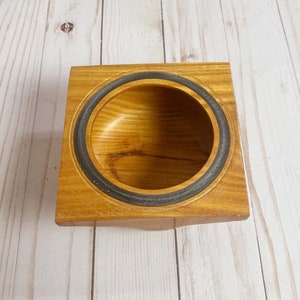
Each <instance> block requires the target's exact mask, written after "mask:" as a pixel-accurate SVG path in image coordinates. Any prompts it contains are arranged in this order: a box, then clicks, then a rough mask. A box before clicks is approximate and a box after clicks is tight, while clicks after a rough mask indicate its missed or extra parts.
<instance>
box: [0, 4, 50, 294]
mask: <svg viewBox="0 0 300 300" xmlns="http://www.w3.org/2000/svg"><path fill="white" fill-rule="evenodd" d="M46 16H47V3H40V2H39V1H31V2H30V3H29V2H28V3H25V2H24V3H17V2H16V1H12V2H11V1H2V2H1V6H0V19H1V22H0V23H1V29H0V45H1V46H0V66H1V67H0V68H1V71H0V181H1V183H0V298H1V299H10V298H12V295H13V290H14V278H15V268H16V265H17V264H18V259H17V255H18V243H19V237H20V232H19V231H20V222H21V218H22V207H23V200H24V192H25V185H26V182H27V172H28V160H29V156H30V144H31V138H32V127H33V118H34V114H35V107H36V103H37V92H38V85H39V73H40V69H41V60H42V52H43V40H44V35H45V25H46V24H45V20H46ZM27 20H30V21H27Z"/></svg>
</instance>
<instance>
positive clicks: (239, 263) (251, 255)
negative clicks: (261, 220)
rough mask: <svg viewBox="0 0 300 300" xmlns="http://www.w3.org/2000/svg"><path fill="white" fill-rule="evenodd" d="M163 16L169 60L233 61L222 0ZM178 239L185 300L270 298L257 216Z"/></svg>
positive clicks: (174, 5) (182, 6) (173, 7)
mask: <svg viewBox="0 0 300 300" xmlns="http://www.w3.org/2000/svg"><path fill="white" fill-rule="evenodd" d="M163 12H164V14H163V16H164V32H165V48H166V58H167V62H169V61H195V60H196V61H202V60H204V61H205V60H210V61H221V60H222V61H226V60H228V57H227V48H226V41H225V36H224V31H223V20H222V15H221V11H220V8H219V3H218V1H201V2H199V1H189V2H188V3H187V2H186V1H176V2H174V1H163ZM203 12H205V13H203ZM200 14H201V16H202V17H201V18H199V17H198V16H199V15H200ZM180 24H184V26H180ZM194 24H197V26H194ZM211 36H213V37H214V38H213V39H211V38H210V37H211ZM174 45H176V47H174ZM196 45H200V46H196ZM179 50H180V51H179ZM234 83H235V82H234ZM236 101H237V103H239V102H240V101H241V99H240V98H236ZM179 224H180V223H179ZM176 236H177V244H178V261H179V278H180V293H181V296H182V298H183V299H263V298H264V287H263V282H262V277H261V272H260V261H259V257H258V249H257V243H256V233H255V227H254V220H253V218H252V216H251V217H250V218H249V220H247V221H246V222H242V223H233V224H231V223H229V224H211V225H200V226H194V227H183V228H176ZM241 239H242V240H243V242H241V243H237V242H236V241H238V240H241ZM208 253H209V255H208ZM237 269H238V270H239V271H238V274H239V275H238V276H237V275H236V272H237V271H236V270H237Z"/></svg>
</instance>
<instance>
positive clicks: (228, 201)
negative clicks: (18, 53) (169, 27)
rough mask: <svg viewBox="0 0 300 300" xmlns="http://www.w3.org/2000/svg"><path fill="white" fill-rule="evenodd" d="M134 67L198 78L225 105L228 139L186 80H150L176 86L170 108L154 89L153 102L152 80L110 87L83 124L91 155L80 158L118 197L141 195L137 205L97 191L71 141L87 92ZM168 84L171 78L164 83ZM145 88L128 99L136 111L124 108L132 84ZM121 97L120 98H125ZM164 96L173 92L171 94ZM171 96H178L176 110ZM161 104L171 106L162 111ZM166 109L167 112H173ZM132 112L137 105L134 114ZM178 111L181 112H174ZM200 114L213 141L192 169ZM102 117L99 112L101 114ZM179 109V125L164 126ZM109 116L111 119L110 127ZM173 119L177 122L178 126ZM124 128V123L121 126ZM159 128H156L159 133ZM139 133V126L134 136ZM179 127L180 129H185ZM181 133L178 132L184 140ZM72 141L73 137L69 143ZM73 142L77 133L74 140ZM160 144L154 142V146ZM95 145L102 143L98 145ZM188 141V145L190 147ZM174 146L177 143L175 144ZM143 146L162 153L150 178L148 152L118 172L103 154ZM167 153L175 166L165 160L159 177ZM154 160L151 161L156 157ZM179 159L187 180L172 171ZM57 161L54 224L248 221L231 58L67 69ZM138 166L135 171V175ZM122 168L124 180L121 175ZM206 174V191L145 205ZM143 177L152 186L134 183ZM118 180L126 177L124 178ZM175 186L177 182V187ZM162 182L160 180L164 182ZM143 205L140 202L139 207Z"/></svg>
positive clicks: (78, 146) (132, 71) (78, 145)
mask: <svg viewBox="0 0 300 300" xmlns="http://www.w3.org/2000/svg"><path fill="white" fill-rule="evenodd" d="M137 68H139V71H140V72H147V71H152V72H153V71H157V72H168V73H171V74H174V75H175V74H177V73H178V74H182V75H184V77H185V78H186V79H187V80H190V81H196V82H200V83H201V86H202V87H203V88H205V89H206V90H207V89H209V91H210V93H211V94H212V95H213V97H214V99H215V100H214V101H216V102H215V103H218V104H217V105H219V107H221V108H223V110H222V111H223V112H224V118H226V120H227V121H226V122H227V123H228V131H229V132H228V137H225V133H223V135H222V138H223V140H221V130H222V128H220V127H221V126H219V125H218V122H221V121H218V120H217V118H218V116H217V113H216V112H213V110H212V107H210V106H209V105H208V104H209V103H208V102H207V103H206V102H205V101H204V100H203V98H202V97H201V96H200V95H198V94H197V93H195V92H194V91H192V89H189V88H188V86H187V85H183V84H177V83H176V84H172V82H171V81H169V82H168V81H165V80H158V79H156V80H155V85H156V86H161V87H162V86H165V87H168V88H172V89H173V91H176V95H177V93H178V91H180V94H179V98H178V97H177V98H174V95H173V96H172V97H171V98H168V99H169V100H168V101H171V102H172V103H173V104H172V105H170V103H168V105H167V106H166V105H162V103H164V102H165V101H166V98H165V96H164V97H163V98H161V95H160V94H159V96H160V98H158V95H157V94H156V95H155V96H156V98H155V99H156V101H159V102H158V103H157V102H154V99H153V97H152V96H153V91H154V89H153V87H154V86H153V81H152V79H145V80H142V81H139V83H138V84H137V83H135V82H132V83H131V85H129V86H126V85H124V86H121V87H119V88H116V89H115V90H113V91H112V92H111V93H112V95H110V94H108V95H107V96H105V97H104V98H103V100H101V101H100V102H99V103H98V104H97V106H96V107H95V111H93V112H92V114H91V117H90V119H89V120H88V121H87V129H86V130H85V129H84V137H83V138H84V139H85V140H86V141H87V149H88V151H89V153H88V152H87V153H84V154H81V155H83V156H84V159H85V156H90V157H91V161H92V162H93V163H94V165H95V167H96V168H98V170H99V173H102V174H103V176H104V177H105V178H107V179H108V180H109V181H110V182H112V183H113V184H114V185H115V186H118V187H120V188H122V189H123V190H124V192H122V194H121V196H123V195H124V194H125V193H126V191H129V192H133V193H136V194H142V195H145V196H143V197H144V198H145V200H143V199H142V200H139V202H133V199H132V198H133V196H132V195H131V198H130V199H128V201H125V199H123V198H117V197H115V196H114V195H112V194H111V193H109V192H106V189H107V188H108V189H113V187H110V186H105V187H102V188H101V187H100V188H98V186H95V185H94V184H93V182H97V180H98V179H97V178H91V177H90V178H89V179H88V178H87V177H86V176H89V175H87V174H89V171H84V170H83V166H87V164H85V162H84V160H82V158H81V159H80V158H79V156H78V155H79V154H78V151H79V150H78V149H81V143H82V142H80V141H79V142H78V141H75V132H76V131H75V130H77V129H76V128H79V127H78V126H79V125H78V126H77V124H78V123H77V121H74V120H78V119H79V117H77V116H78V115H81V112H82V111H83V110H84V108H83V107H86V104H87V103H90V97H86V95H89V94H91V93H94V92H95V91H96V90H98V89H99V88H100V89H101V87H103V86H107V85H108V84H109V82H111V81H112V80H113V79H112V78H124V77H122V76H123V75H122V74H124V73H126V74H135V72H136V69H137ZM174 72H175V73H174ZM91 78H93V79H91ZM166 82H168V83H167V85H166ZM150 84H151V85H150ZM145 86H147V87H148V88H151V92H149V91H148V90H147V93H146V94H141V91H140V90H139V98H137V99H136V100H134V99H132V97H130V103H131V104H132V103H133V104H134V105H133V107H134V110H133V108H132V106H130V108H131V110H129V112H128V111H127V109H129V108H128V104H127V97H128V96H126V93H128V91H130V95H131V96H132V89H133V88H134V89H136V88H139V87H140V88H143V89H144V88H145ZM103 88H104V87H103ZM155 93H156V92H155ZM160 93H161V92H160ZM182 93H185V95H188V97H189V98H188V99H184V100H185V104H184V105H185V106H184V105H183V104H182V103H181V101H182V97H181V95H182ZM124 94H125V98H123V97H122V95H124ZM173 94H174V93H173ZM147 97H150V100H151V101H148V100H149V98H147ZM168 97H170V95H169V94H168ZM147 99H148V100H147ZM220 99H222V100H220ZM124 101H125V103H124ZM174 101H177V102H176V107H175V105H174ZM191 101H192V102H191ZM115 102H116V103H115ZM189 102H191V103H192V104H193V106H192V107H190V106H187V107H186V105H187V104H189ZM154 103H155V104H154ZM111 106H112V107H113V109H112V108H111ZM116 106H117V107H119V108H122V113H121V114H120V117H121V120H119V119H118V118H117V117H116V113H118V110H116ZM172 107H173V108H172ZM174 107H175V108H174ZM166 108H167V109H168V110H166ZM171 108H172V110H170V109H171ZM197 108H198V109H197ZM199 108H201V110H199ZM161 109H163V110H164V111H163V117H164V118H163V120H162V119H161V117H159V116H158V115H157V113H161ZM132 110H133V112H132ZM136 110H138V112H137V111H136ZM184 111H186V112H187V111H188V112H189V114H191V112H193V113H194V114H195V113H196V114H197V115H196V116H195V115H193V119H192V120H189V117H190V116H189V114H188V116H184V118H183V112H184ZM179 112H180V114H178V113H179ZM203 112H205V113H206V114H207V120H208V121H210V122H211V134H213V141H211V144H210V148H211V150H210V151H211V153H209V155H208V156H207V158H206V160H207V163H205V164H203V162H202V161H200V163H201V166H202V167H201V168H198V170H195V168H194V167H196V168H197V164H196V161H195V159H196V158H197V157H198V156H199V155H198V153H199V152H200V153H201V150H199V145H200V146H201V145H202V144H203V137H202V136H201V135H200V137H199V134H198V133H197V132H202V131H203V129H202V128H203V125H202V124H201V123H199V115H200V118H201V119H202V117H203V116H202V115H203ZM127 113H129V114H130V116H131V118H132V116H136V117H137V118H138V121H136V117H135V119H134V121H135V124H134V126H132V124H131V127H130V126H129V125H128V123H126V122H127V119H128V118H127V117H126V114H127ZM154 113H155V114H156V115H155V117H153V114H154ZM166 113H168V114H166ZM99 114H100V116H99ZM102 114H103V116H101V115H102ZM149 114H150V115H149ZM176 114H177V115H178V116H177V117H176V122H177V124H176V125H175V124H174V123H172V124H171V126H169V122H170V120H174V116H176ZM149 116H150V119H149V120H148V119H147V118H148V117H149ZM85 118H87V117H83V118H82V120H84V119H85ZM107 118H108V121H109V124H107ZM97 119H99V121H97ZM124 120H125V125H124V124H122V125H121V127H118V128H117V129H116V128H115V126H116V124H118V122H119V123H120V122H121V123H122V122H123V121H124ZM178 120H180V123H179V121H178ZM116 121H117V122H116ZM162 121H163V123H162ZM167 121H168V122H167ZM153 122H154V123H153ZM159 122H160V123H159ZM143 124H144V125H143ZM159 124H164V127H163V130H162V128H161V125H160V128H159V127H158V126H159ZM183 124H184V125H183ZM197 124H200V125H197ZM149 125H150V130H149ZM145 126H148V127H145ZM224 126H225V125H224ZM107 128H108V130H109V134H108V135H107V133H106V132H105V130H106V129H107ZM123 128H125V131H124V130H123ZM145 128H146V129H148V131H144V132H140V130H142V129H145ZM156 128H158V130H159V132H158V131H157V130H156ZM191 128H192V129H191ZM103 129H104V130H103ZM111 130H112V132H111ZM137 130H139V131H138V133H137V134H136V131H137ZM174 130H175V131H174ZM183 130H185V131H184V132H183ZM149 134H150V135H149ZM180 134H181V136H182V137H181V138H180ZM99 135H101V141H99V140H96V145H95V143H93V139H94V138H95V136H97V138H99ZM103 135H104V136H106V138H104V137H103ZM77 136H78V134H77ZM136 136H137V137H138V142H136ZM73 137H74V138H73ZM130 138H131V139H133V143H132V144H130V141H131V140H130ZM224 138H226V141H225V142H228V147H229V148H228V155H227V154H226V157H225V159H224V164H222V165H221V170H220V171H217V173H216V175H214V174H213V172H212V171H211V169H212V168H211V166H212V165H213V164H214V163H215V162H216V161H218V159H219V160H221V158H220V157H218V154H219V149H223V150H220V152H221V153H223V151H224V152H225V151H226V150H224ZM227 138H228V140H227ZM73 139H74V141H73V142H72V140H73ZM78 139H79V137H78V138H77V140H78ZM141 139H143V140H141ZM162 139H163V140H164V141H163V142H161V140H162ZM157 141H159V143H158V144H157ZM116 143H117V145H116ZM166 143H167V145H166ZM99 144H100V147H98V145H99ZM148 144H149V145H148ZM190 144H191V145H192V147H191V146H189V145H190ZM157 145H158V146H157ZM178 145H182V146H181V147H179V146H178ZM222 145H223V146H222ZM170 146H171V148H172V149H171V150H170V148H169V147H170ZM147 147H148V150H146V151H148V152H149V153H150V154H153V155H154V157H155V158H156V157H157V156H158V157H159V160H158V161H157V162H155V163H154V168H155V167H156V168H157V167H159V168H160V171H159V172H156V171H155V170H153V172H154V174H153V175H152V174H151V173H149V171H148V170H146V174H143V172H144V171H143V168H144V165H142V167H140V166H139V163H145V157H144V156H141V155H130V156H129V159H130V161H129V162H128V161H127V164H124V163H123V164H121V165H118V167H120V168H124V166H125V167H127V169H125V170H123V171H122V172H121V171H120V170H116V169H115V168H113V169H112V167H111V159H109V160H108V163H106V161H107V157H106V155H112V154H115V155H118V153H120V151H121V152H123V153H126V151H131V153H132V152H133V153H135V154H136V152H138V151H145V149H147ZM222 147H223V148H222ZM93 149H94V150H95V149H96V151H98V152H99V151H103V152H100V154H95V152H94V150H93ZM122 149H123V150H122ZM126 149H127V150H126ZM128 149H129V150H128ZM125 150H126V151H125ZM76 151H77V152H76ZM75 153H76V154H75ZM138 153H140V152H138ZM99 156H104V158H102V157H100V158H99ZM172 156H173V157H175V158H176V163H177V165H176V164H175V163H174V159H173V160H171V164H170V163H169V164H168V165H167V170H166V171H165V172H167V173H166V174H164V173H163V167H164V165H162V162H163V163H165V162H164V159H165V157H167V158H169V159H168V162H169V161H170V157H172ZM139 157H141V159H140V160H138V159H139ZM151 158H152V162H153V157H151ZM182 158H184V163H185V172H189V173H188V174H189V175H188V176H189V177H188V178H186V176H187V175H186V173H183V172H182V171H181V170H180V169H179V171H180V172H178V171H176V172H175V170H176V168H178V161H179V162H180V159H181V160H182ZM192 158H193V161H192V167H193V169H191V167H190V166H191V164H189V165H187V163H186V161H187V162H189V160H188V159H192ZM200 158H201V157H200ZM132 159H133V160H132ZM201 159H202V158H201ZM61 162H62V166H61V170H60V176H59V186H58V196H57V207H56V222H57V223H58V224H60V225H64V224H69V223H72V224H78V225H80V222H81V221H84V222H85V223H86V222H87V221H91V224H94V222H95V221H97V220H103V219H107V220H109V219H117V218H119V219H126V218H143V217H144V218H155V217H190V216H198V217H199V221H198V222H203V220H202V219H201V217H204V218H205V221H216V220H219V219H220V218H221V219H222V220H224V219H227V220H241V219H244V218H247V217H248V215H249V211H248V202H247V192H246V186H245V178H244V170H243V163H242V159H241V148H240V144H239V133H238V128H237V118H236V108H235V103H234V97H233V91H232V83H231V76H230V67H229V64H228V63H217V64H214V63H210V64H209V63H205V64H146V65H140V64H139V65H115V66H101V67H77V68H72V72H71V77H70V84H69V92H68V100H67V108H66V122H65V129H64V142H63V151H62V158H61ZM146 163H149V161H147V160H146ZM159 163H160V165H159ZM188 167H189V169H188ZM148 168H149V167H148ZM137 171H139V172H140V174H138V175H137V173H136V172H137ZM83 172H85V173H83ZM191 172H192V174H191ZM194 172H196V173H194ZM120 173H121V174H122V175H123V177H120V176H121V175H120ZM207 173H209V174H210V175H211V176H215V178H214V180H213V181H212V182H209V184H208V185H207V186H205V187H204V188H203V190H201V191H199V192H197V193H195V194H194V195H191V196H189V197H188V198H187V199H186V198H185V199H184V201H178V202H177V203H176V202H165V203H164V204H165V205H163V206H161V205H159V204H155V203H153V204H152V202H153V201H152V202H151V203H149V202H150V201H151V197H152V196H153V195H155V196H157V198H158V200H157V201H161V202H162V201H168V198H167V199H166V200H163V197H164V195H165V194H166V193H173V192H180V191H181V190H183V189H185V188H186V187H191V188H192V185H193V184H195V182H196V181H197V180H200V179H202V178H203V177H204V175H205V174H207ZM116 174H117V176H116ZM124 174H125V175H126V176H125V175H124ZM174 174H175V179H172V178H171V179H170V178H168V180H167V181H166V179H163V178H165V177H172V176H174ZM155 176H157V177H155ZM183 176H185V177H183ZM144 177H146V178H150V183H149V181H148V182H147V181H146V182H145V181H142V184H143V185H142V186H140V185H134V184H136V182H137V181H141V180H144V179H143V178H144ZM155 178H157V179H155ZM122 180H127V181H125V182H122ZM174 180H176V182H174ZM99 181H100V179H99ZM174 183H175V184H176V185H174ZM149 184H152V186H149ZM158 184H159V185H158ZM162 184H164V185H163V186H162ZM166 185H167V186H166ZM75 191H76V192H75ZM146 196H149V197H148V198H150V199H147V198H146ZM160 199H161V200H160ZM120 200H121V201H122V202H121V201H120ZM131 200H132V202H130V201H131ZM142 201H143V202H142ZM147 201H149V202H147ZM136 204H138V205H136ZM151 204H152V205H151ZM140 205H143V206H142V207H141V206H140ZM210 218H211V219H210Z"/></svg>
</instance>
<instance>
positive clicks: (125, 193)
mask: <svg viewBox="0 0 300 300" xmlns="http://www.w3.org/2000/svg"><path fill="white" fill-rule="evenodd" d="M144 79H160V80H166V81H171V82H174V83H177V84H180V85H183V86H185V87H187V88H188V89H190V90H192V91H193V92H194V93H196V94H197V95H198V96H200V97H201V98H202V99H203V100H204V101H205V102H206V103H207V104H208V106H209V107H210V109H211V110H212V112H213V114H214V116H215V118H216V121H217V124H218V130H219V145H218V150H217V154H216V156H215V158H214V160H213V161H212V163H211V165H210V166H209V168H208V169H207V170H206V172H205V173H204V174H203V175H202V176H201V177H200V178H199V179H197V180H196V181H195V182H192V183H191V184H189V185H186V186H184V187H183V188H181V189H178V190H175V191H171V192H167V193H158V194H145V193H137V192H134V191H131V190H126V189H124V188H123V187H120V186H117V185H115V184H114V183H112V182H111V181H109V180H108V179H107V178H106V177H104V176H103V175H102V174H101V172H100V171H99V170H98V169H97V168H96V166H95V165H94V163H93V162H92V160H91V158H90V156H89V153H88V149H87V144H86V128H87V124H88V122H89V119H90V116H91V114H92V113H93V111H94V109H95V108H96V106H97V105H98V104H99V102H100V101H101V100H102V99H103V98H104V97H105V96H106V95H108V94H109V93H110V92H112V91H113V90H115V89H116V88H119V87H121V86H122V85H125V84H127V83H131V82H134V81H139V80H144ZM230 141H231V137H230V130H229V125H228V121H227V118H226V115H225V113H224V111H223V109H222V108H221V106H220V105H219V103H218V102H217V101H216V99H215V98H214V97H213V96H212V95H211V94H210V93H209V92H208V91H207V90H206V89H204V88H203V87H202V86H200V85H199V84H197V83H196V82H194V81H192V80H190V79H187V78H185V77H183V76H179V75H176V74H172V73H168V72H154V71H145V72H136V73H131V74H128V75H124V76H122V77H120V78H118V79H115V80H113V81H111V82H109V83H107V84H106V85H105V86H103V87H102V88H100V89H98V90H97V91H96V92H95V93H94V94H93V95H92V96H91V97H90V98H89V100H88V101H87V103H86V104H85V105H84V106H83V108H82V109H81V111H80V113H79V115H78V117H77V120H76V122H75V127H74V133H73V147H74V152H75V156H76V159H77V162H78V164H79V167H80V169H81V170H82V171H83V173H84V174H85V176H86V177H87V179H88V180H89V181H90V182H91V183H92V184H93V185H94V186H95V187H96V188H98V189H99V190H100V191H102V192H104V193H106V194H107V195H109V196H110V197H112V198H114V199H118V200H120V201H122V202H125V203H129V204H134V205H139V206H149V207H153V206H165V205H170V204H175V203H179V202H182V201H185V200H187V199H189V198H192V197H194V196H196V195H197V194H199V193H201V192H202V191H203V190H205V189H206V188H207V187H209V186H210V185H211V184H212V183H213V182H214V181H215V179H216V178H217V177H218V176H219V174H220V173H221V171H222V169H223V167H224V166H225V163H226V161H227V158H228V155H229V150H230Z"/></svg>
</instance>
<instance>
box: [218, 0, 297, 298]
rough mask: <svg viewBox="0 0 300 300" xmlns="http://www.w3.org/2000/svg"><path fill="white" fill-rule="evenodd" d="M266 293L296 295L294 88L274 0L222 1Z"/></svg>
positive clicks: (294, 80)
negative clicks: (238, 101) (248, 168)
mask: <svg viewBox="0 0 300 300" xmlns="http://www.w3.org/2000/svg"><path fill="white" fill-rule="evenodd" d="M222 10H223V16H224V23H225V24H226V35H227V41H228V48H229V54H230V59H231V61H232V68H233V77H234V82H235V83H236V84H235V92H236V97H237V98H238V99H242V100H243V101H242V102H240V116H241V119H242V120H243V122H242V124H243V127H242V132H244V133H247V134H243V144H244V146H245V147H244V148H245V156H246V158H247V165H248V166H249V167H250V170H249V171H250V172H249V173H248V174H249V175H250V176H249V183H250V186H251V187H252V188H251V190H252V199H253V209H254V213H255V220H256V224H257V234H258V241H259V245H260V253H261V260H262V267H263V273H264V281H265V285H266V294H267V297H268V298H269V299H299V296H300V292H299V291H300V269H299V265H300V230H299V226H300V223H299V222H300V221H299V213H300V204H299V195H300V186H299V178H300V171H299V170H300V160H299V149H300V140H299V138H298V136H299V131H300V120H299V113H300V107H299V96H300V95H299V90H298V87H297V81H296V78H295V74H294V69H293V65H292V61H291V57H290V53H289V50H288V47H287V43H286V38H285V35H284V31H283V28H282V23H281V20H280V16H279V14H278V8H277V6H276V2H275V1H268V0H265V1H251V2H249V1H232V2H231V3H229V2H227V1H222Z"/></svg>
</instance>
